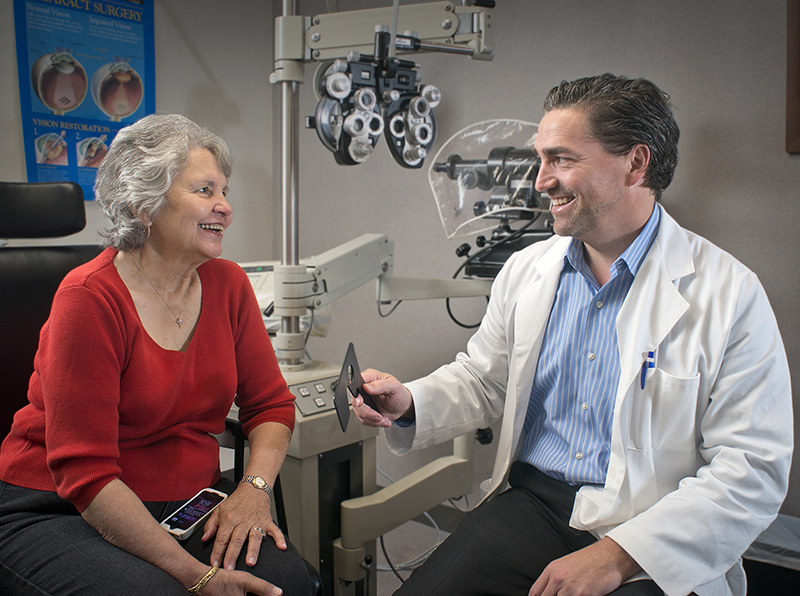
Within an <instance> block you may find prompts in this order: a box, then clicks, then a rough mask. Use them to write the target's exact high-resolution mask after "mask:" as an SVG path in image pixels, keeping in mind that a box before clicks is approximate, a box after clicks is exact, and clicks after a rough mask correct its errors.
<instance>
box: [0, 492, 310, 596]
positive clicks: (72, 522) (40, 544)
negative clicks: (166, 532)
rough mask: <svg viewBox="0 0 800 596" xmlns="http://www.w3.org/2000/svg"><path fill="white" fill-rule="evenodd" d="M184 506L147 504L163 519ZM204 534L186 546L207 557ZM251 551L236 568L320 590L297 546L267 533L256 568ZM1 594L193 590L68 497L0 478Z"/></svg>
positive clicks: (145, 594) (181, 594)
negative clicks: (89, 518)
mask: <svg viewBox="0 0 800 596" xmlns="http://www.w3.org/2000/svg"><path fill="white" fill-rule="evenodd" d="M215 488H217V489H219V490H221V491H223V492H226V493H228V494H230V493H231V492H233V490H234V489H235V488H236V485H235V484H234V483H233V482H231V481H230V480H226V479H223V480H221V481H220V482H219V483H218V484H217V486H216V487H215ZM181 504H182V502H181V501H176V502H164V503H145V506H146V507H147V509H148V510H149V511H150V513H151V514H152V515H153V517H155V518H156V519H157V520H158V521H161V520H163V519H164V518H165V517H166V516H167V515H169V514H170V513H172V512H173V511H174V510H175V509H177V508H178V507H179V506H180V505H181ZM201 536H202V531H201V530H198V531H196V532H195V533H194V534H193V535H192V536H191V537H190V538H189V539H188V540H186V541H184V542H181V544H182V545H183V547H184V548H185V549H186V550H187V551H188V552H190V553H191V554H192V555H194V556H195V557H196V558H197V559H198V560H200V561H202V562H204V563H208V562H209V561H210V559H211V550H212V548H213V545H214V541H213V540H211V541H209V542H208V543H203V542H202V541H201V540H200V537H201ZM245 551H246V547H245V548H243V549H242V553H241V555H240V556H239V560H238V561H237V565H236V568H237V569H240V570H243V571H247V572H249V573H252V574H253V575H256V576H258V577H261V578H263V579H265V580H266V581H268V582H270V583H273V584H275V585H276V586H278V587H280V588H282V589H283V593H284V594H285V595H286V596H293V595H298V596H309V595H311V594H313V593H314V592H313V587H312V586H313V584H312V581H311V578H310V577H309V575H308V572H307V570H306V566H305V562H304V561H303V559H302V557H301V556H300V554H299V553H298V552H297V550H296V549H295V548H294V547H293V546H292V545H291V544H290V545H289V548H288V550H286V551H281V550H279V549H278V547H277V546H275V542H274V541H273V540H272V539H271V538H269V537H267V538H266V539H265V540H264V541H263V542H262V543H261V553H260V555H259V559H258V562H257V563H256V565H255V566H254V567H248V566H247V565H245V563H244V555H245ZM209 564H210V563H209ZM197 579H198V580H199V579H200V578H199V577H198V578H197ZM212 581H213V580H212ZM0 595H2V596H22V595H24V596H45V595H48V596H49V595H53V596H105V595H108V596H111V595H122V596H171V595H174V596H186V589H185V588H184V587H183V586H182V585H181V584H180V583H178V582H177V581H176V580H175V579H174V578H173V577H172V576H170V575H168V574H167V573H165V572H164V571H162V570H161V569H159V568H158V567H155V566H153V565H151V564H150V563H147V562H146V561H143V560H142V559H139V558H138V557H135V556H134V555H131V554H129V553H127V552H125V551H123V550H121V549H119V548H117V547H115V546H114V545H112V544H110V543H109V542H107V541H106V540H105V539H104V538H103V537H102V536H101V535H100V534H98V533H97V531H96V530H95V529H94V528H92V527H91V526H90V525H89V524H88V523H86V522H85V521H84V520H83V518H82V517H81V516H80V514H79V513H78V511H77V510H76V509H75V507H74V506H73V505H72V503H70V502H69V501H65V500H64V499H61V498H59V497H58V495H56V494H55V493H51V492H45V491H37V490H30V489H26V488H20V487H17V486H13V485H11V484H6V483H5V482H0Z"/></svg>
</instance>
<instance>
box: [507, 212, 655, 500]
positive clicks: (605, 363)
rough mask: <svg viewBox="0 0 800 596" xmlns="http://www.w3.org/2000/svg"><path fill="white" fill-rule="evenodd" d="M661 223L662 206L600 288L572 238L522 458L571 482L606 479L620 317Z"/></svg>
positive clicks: (526, 426)
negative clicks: (621, 309)
mask: <svg viewBox="0 0 800 596" xmlns="http://www.w3.org/2000/svg"><path fill="white" fill-rule="evenodd" d="M660 223H661V208H660V206H659V205H656V208H655V209H653V213H652V215H651V216H650V219H649V220H648V221H647V224H645V226H644V228H643V229H642V231H641V233H640V234H639V235H638V236H637V237H636V240H634V241H633V243H632V244H631V245H630V246H629V247H628V248H627V249H626V250H625V252H623V253H622V255H621V256H620V257H619V258H618V259H617V260H616V261H615V262H614V264H613V265H612V266H611V279H610V280H609V281H608V282H607V283H606V284H605V285H604V286H603V287H602V288H601V287H600V285H599V284H598V283H597V281H596V280H595V278H594V275H593V274H592V271H591V269H590V268H589V265H587V263H586V261H585V260H584V257H583V243H582V242H580V241H579V240H573V241H572V245H571V246H570V249H569V252H568V253H567V255H566V257H565V258H564V266H563V269H562V271H561V278H560V280H559V282H558V290H557V292H556V298H555V302H554V303H553V308H552V310H551V311H550V319H549V321H548V323H547V330H546V332H545V336H544V342H543V344H542V350H541V354H540V356H539V362H538V364H537V366H536V376H535V377H534V381H533V390H532V391H531V401H530V404H529V406H528V414H527V417H526V419H525V424H524V427H523V436H524V437H525V440H524V443H523V444H522V447H521V449H520V454H519V459H520V460H521V461H523V462H526V463H529V464H531V465H533V466H535V467H536V468H538V469H539V470H541V471H542V472H544V473H545V474H547V475H549V476H552V477H553V478H557V479H559V480H563V481H565V482H568V483H569V484H573V485H577V484H603V483H604V482H605V478H606V473H607V471H608V460H609V454H610V442H611V420H612V417H613V413H614V398H615V394H616V390H617V383H618V382H619V370H620V365H619V348H618V345H617V332H616V320H617V315H618V314H619V310H620V308H621V307H622V303H623V301H624V300H625V297H626V296H627V294H628V290H629V289H630V287H631V285H632V284H633V278H634V277H635V276H636V273H637V272H638V271H639V267H640V266H641V264H642V261H644V257H645V255H646V254H647V251H648V250H650V246H651V245H652V244H653V240H655V237H656V235H657V234H658V227H659V224H660Z"/></svg>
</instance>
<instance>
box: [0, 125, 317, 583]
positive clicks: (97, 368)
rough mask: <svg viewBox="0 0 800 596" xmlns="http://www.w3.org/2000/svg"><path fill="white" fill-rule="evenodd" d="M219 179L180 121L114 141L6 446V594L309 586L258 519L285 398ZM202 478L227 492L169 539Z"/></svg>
mask: <svg viewBox="0 0 800 596" xmlns="http://www.w3.org/2000/svg"><path fill="white" fill-rule="evenodd" d="M230 174H231V158H230V153H229V150H228V147H227V145H226V144H225V142H224V141H223V140H222V139H220V138H219V137H217V136H216V135H214V134H212V133H210V132H209V131H208V130H206V129H204V128H202V127H200V126H198V125H196V124H195V123H193V122H191V121H190V120H187V119H186V118H184V117H182V116H148V117H146V118H144V119H142V120H140V121H139V122H137V123H136V124H134V125H132V126H129V127H127V128H125V129H123V130H121V131H120V133H119V134H118V135H117V137H116V138H115V140H114V142H113V143H112V145H111V147H110V149H109V152H108V155H107V156H106V158H105V160H104V161H103V163H102V164H101V166H100V169H99V171H98V176H97V184H96V194H97V201H98V203H99V204H100V205H101V206H102V208H103V210H104V211H105V213H106V214H107V215H108V217H109V218H110V219H111V222H112V226H111V227H110V229H108V230H107V231H105V233H104V237H105V240H106V244H107V246H108V248H107V249H106V250H105V251H104V252H103V253H102V254H101V255H100V256H98V257H97V258H96V259H94V260H93V261H91V262H90V263H88V264H86V265H84V266H82V267H79V268H77V269H75V270H74V271H72V272H71V273H70V274H69V275H68V276H67V277H66V278H65V280H64V281H63V283H62V284H61V287H60V288H59V290H58V292H57V294H56V296H55V299H54V301H53V308H52V312H51V315H50V318H49V320H48V321H47V323H46V324H45V326H44V328H43V329H42V333H41V338H40V344H39V350H38V353H37V355H36V360H35V372H34V374H33V376H32V377H31V382H30V388H29V392H28V397H29V401H30V403H29V404H28V405H27V406H26V407H25V408H23V409H22V410H21V411H20V412H19V413H18V414H17V415H16V417H15V420H14V425H13V428H12V431H11V433H10V434H9V436H8V437H7V438H6V440H5V441H4V443H3V445H2V450H0V479H2V482H0V586H2V590H0V591H2V592H3V593H4V594H59V595H62V594H91V595H92V596H97V595H99V594H115V595H116V594H131V595H132V594H142V595H145V594H146V595H148V596H153V595H159V596H160V595H165V594H185V593H186V591H187V590H189V592H191V593H202V594H209V595H214V594H246V593H253V594H258V595H267V594H270V595H271V594H280V593H281V590H280V589H283V591H284V593H286V594H302V595H306V594H310V593H311V590H312V588H311V581H310V579H309V577H308V574H307V572H306V566H305V564H304V561H303V560H302V558H301V557H300V556H299V554H298V553H297V551H296V550H295V549H294V548H293V547H292V546H291V545H289V544H287V542H286V539H285V538H284V536H283V534H282V533H281V530H280V529H279V528H278V527H277V526H276V525H275V524H274V523H273V522H272V517H271V514H270V507H271V498H272V493H271V489H270V486H271V485H272V484H273V482H274V481H275V478H276V476H277V474H278V470H279V468H280V466H281V464H282V462H283V459H284V457H285V455H286V451H287V449H288V445H289V440H290V438H291V432H292V428H293V425H294V405H293V397H292V395H291V393H289V391H288V389H287V387H286V383H285V382H284V380H283V378H282V376H281V374H280V370H279V369H278V366H277V363H276V360H275V356H274V353H273V350H272V347H271V345H270V341H269V337H268V336H267V333H266V330H265V328H264V325H263V324H262V321H261V316H260V313H259V309H258V305H257V303H256V300H255V296H254V295H253V292H252V289H251V287H250V284H249V282H248V279H247V277H246V275H245V274H244V272H243V271H242V270H241V268H239V267H238V266H237V265H235V264H234V263H231V262H228V261H223V260H221V259H218V258H217V257H219V256H220V254H221V253H222V238H223V236H224V234H225V231H226V229H227V228H228V226H229V225H230V223H231V217H232V208H231V205H230V204H229V203H228V200H227V194H228V178H229V177H230ZM234 398H235V400H236V403H237V404H238V406H239V408H240V418H241V421H242V424H243V428H244V431H245V432H246V433H247V435H248V437H249V440H250V446H251V450H250V459H249V463H248V465H247V469H246V471H245V474H246V476H245V478H244V479H243V480H244V481H243V482H242V483H240V484H239V485H238V486H236V485H234V484H233V483H232V482H230V481H227V480H225V479H221V477H220V469H219V445H218V443H217V441H216V439H215V438H214V436H213V435H214V434H216V433H220V432H222V431H223V429H224V422H225V417H226V414H227V412H228V410H229V409H230V407H231V404H232V403H233V401H234ZM206 487H216V488H218V489H220V490H222V491H223V492H225V493H228V494H229V496H228V498H227V499H226V500H225V501H223V503H222V504H221V505H220V506H219V507H217V509H215V510H214V511H213V513H212V514H211V516H210V518H209V519H208V521H207V522H206V524H205V526H204V527H203V528H202V529H201V530H200V531H198V532H197V533H195V535H194V536H193V537H191V538H189V540H187V541H185V542H184V543H180V542H178V541H177V540H175V539H174V538H173V537H172V535H171V534H169V533H168V532H167V531H166V530H165V529H163V528H162V527H161V526H160V525H159V522H160V521H161V520H162V519H164V517H166V516H167V515H168V514H169V513H171V512H172V511H173V510H174V509H175V508H176V507H177V506H179V505H180V504H181V503H182V502H184V501H185V500H186V499H188V498H190V497H192V496H193V495H194V494H195V493H197V492H198V491H199V490H201V489H203V488H206ZM276 586H277V587H276ZM279 588H280V589H279ZM9 590H10V591H9Z"/></svg>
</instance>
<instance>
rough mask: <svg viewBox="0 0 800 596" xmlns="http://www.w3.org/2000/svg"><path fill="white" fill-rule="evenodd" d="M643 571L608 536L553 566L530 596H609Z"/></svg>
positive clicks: (547, 570)
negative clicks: (624, 582) (623, 583)
mask: <svg viewBox="0 0 800 596" xmlns="http://www.w3.org/2000/svg"><path fill="white" fill-rule="evenodd" d="M640 570H641V567H639V565H638V563H636V561H634V560H633V558H631V556H630V555H629V554H628V553H626V552H625V551H624V550H623V549H622V547H621V546H620V545H618V544H617V543H616V542H614V541H613V540H612V539H611V538H608V537H605V538H603V539H602V540H600V541H598V542H595V543H594V544H591V545H589V546H587V547H586V548H582V549H581V550H578V551H575V552H574V553H571V554H569V555H567V556H565V557H561V558H560V559H556V560H555V561H553V562H552V563H550V564H549V565H548V566H547V567H545V569H544V571H543V572H542V574H541V575H540V576H539V579H537V580H536V582H535V583H534V584H533V586H532V587H531V589H530V592H528V596H554V595H555V594H558V595H559V596H605V595H606V594H608V593H609V592H613V591H614V590H616V589H617V588H618V587H619V586H620V585H621V584H622V582H623V581H625V580H626V579H628V578H629V577H630V576H632V575H633V574H634V573H636V572H638V571H640Z"/></svg>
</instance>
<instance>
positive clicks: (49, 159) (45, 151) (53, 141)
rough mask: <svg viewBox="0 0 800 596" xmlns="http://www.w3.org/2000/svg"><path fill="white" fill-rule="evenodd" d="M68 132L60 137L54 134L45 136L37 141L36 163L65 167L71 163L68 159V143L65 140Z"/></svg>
mask: <svg viewBox="0 0 800 596" xmlns="http://www.w3.org/2000/svg"><path fill="white" fill-rule="evenodd" d="M66 134H67V133H66V132H64V131H61V134H60V135H57V134H56V133H54V132H49V133H47V134H43V135H42V136H40V137H38V138H37V139H36V163H41V164H50V165H56V166H65V165H67V164H68V163H69V159H68V157H67V142H66V141H65V140H64V137H65V136H66Z"/></svg>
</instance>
